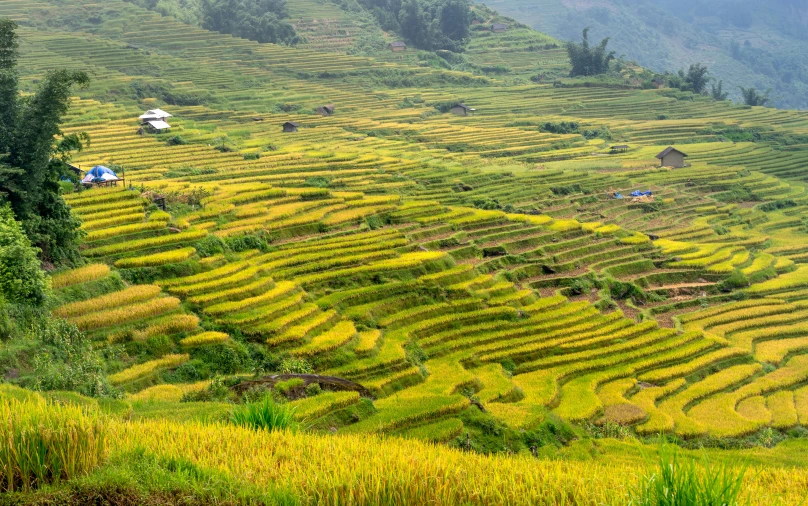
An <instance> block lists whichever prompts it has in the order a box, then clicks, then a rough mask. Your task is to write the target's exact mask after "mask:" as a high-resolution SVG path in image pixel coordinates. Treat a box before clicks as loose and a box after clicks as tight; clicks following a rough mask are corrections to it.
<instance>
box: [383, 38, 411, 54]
mask: <svg viewBox="0 0 808 506" xmlns="http://www.w3.org/2000/svg"><path fill="white" fill-rule="evenodd" d="M387 47H389V48H390V50H391V51H392V52H394V53H400V52H402V51H406V50H407V44H405V43H403V42H401V41H400V40H399V41H396V42H391V43H390V45H388V46H387Z"/></svg>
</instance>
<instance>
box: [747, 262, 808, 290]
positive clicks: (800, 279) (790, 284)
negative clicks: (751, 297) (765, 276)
mask: <svg viewBox="0 0 808 506" xmlns="http://www.w3.org/2000/svg"><path fill="white" fill-rule="evenodd" d="M804 287H808V265H801V266H799V267H797V269H796V270H795V271H792V272H788V273H786V274H783V275H782V276H780V277H777V278H774V279H770V280H768V281H764V282H762V283H756V284H754V285H752V286H750V287H749V288H747V289H746V290H747V292H749V293H751V294H766V293H776V292H781V291H785V290H793V289H795V288H804Z"/></svg>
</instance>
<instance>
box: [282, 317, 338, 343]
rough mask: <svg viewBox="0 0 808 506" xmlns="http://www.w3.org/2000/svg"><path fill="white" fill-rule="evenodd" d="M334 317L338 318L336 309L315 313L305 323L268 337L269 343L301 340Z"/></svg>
mask: <svg viewBox="0 0 808 506" xmlns="http://www.w3.org/2000/svg"><path fill="white" fill-rule="evenodd" d="M334 318H337V312H336V311H325V312H323V313H320V314H318V315H315V316H314V317H312V318H310V319H308V320H306V321H304V322H303V323H300V324H298V325H295V326H294V327H291V328H290V329H289V330H287V331H286V332H284V333H283V334H281V335H280V336H278V337H272V338H270V339H267V344H271V345H276V344H281V343H286V342H289V341H300V340H301V339H303V338H304V337H306V335H307V334H308V333H309V332H312V331H313V330H314V329H316V328H318V327H321V326H323V325H325V324H327V323H328V322H330V321H331V320H333V319H334Z"/></svg>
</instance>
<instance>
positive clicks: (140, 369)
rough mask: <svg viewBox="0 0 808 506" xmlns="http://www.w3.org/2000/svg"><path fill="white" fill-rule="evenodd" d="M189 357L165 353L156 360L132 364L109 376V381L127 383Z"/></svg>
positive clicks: (175, 365)
mask: <svg viewBox="0 0 808 506" xmlns="http://www.w3.org/2000/svg"><path fill="white" fill-rule="evenodd" d="M189 359H190V356H189V355H166V356H164V357H162V358H158V359H156V360H150V361H148V362H144V363H142V364H137V365H133V366H132V367H130V368H128V369H124V370H123V371H121V372H118V373H115V374H112V375H110V376H109V381H110V382H111V383H112V384H113V385H120V384H122V383H128V382H130V381H135V380H137V379H140V378H143V377H145V376H148V375H149V374H151V373H153V372H155V371H157V370H159V369H169V368H172V367H179V366H181V365H182V364H184V363H185V362H187V361H188V360H189Z"/></svg>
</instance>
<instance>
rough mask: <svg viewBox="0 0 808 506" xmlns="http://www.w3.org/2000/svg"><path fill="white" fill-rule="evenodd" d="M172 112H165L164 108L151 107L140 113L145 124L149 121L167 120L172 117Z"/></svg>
mask: <svg viewBox="0 0 808 506" xmlns="http://www.w3.org/2000/svg"><path fill="white" fill-rule="evenodd" d="M170 117H171V114H169V113H167V112H165V111H164V110H162V109H150V110H148V111H146V112H145V113H143V114H141V115H140V118H139V119H140V122H141V123H143V124H144V125H145V124H146V123H148V122H149V121H165V120H166V119H168V118H170Z"/></svg>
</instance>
